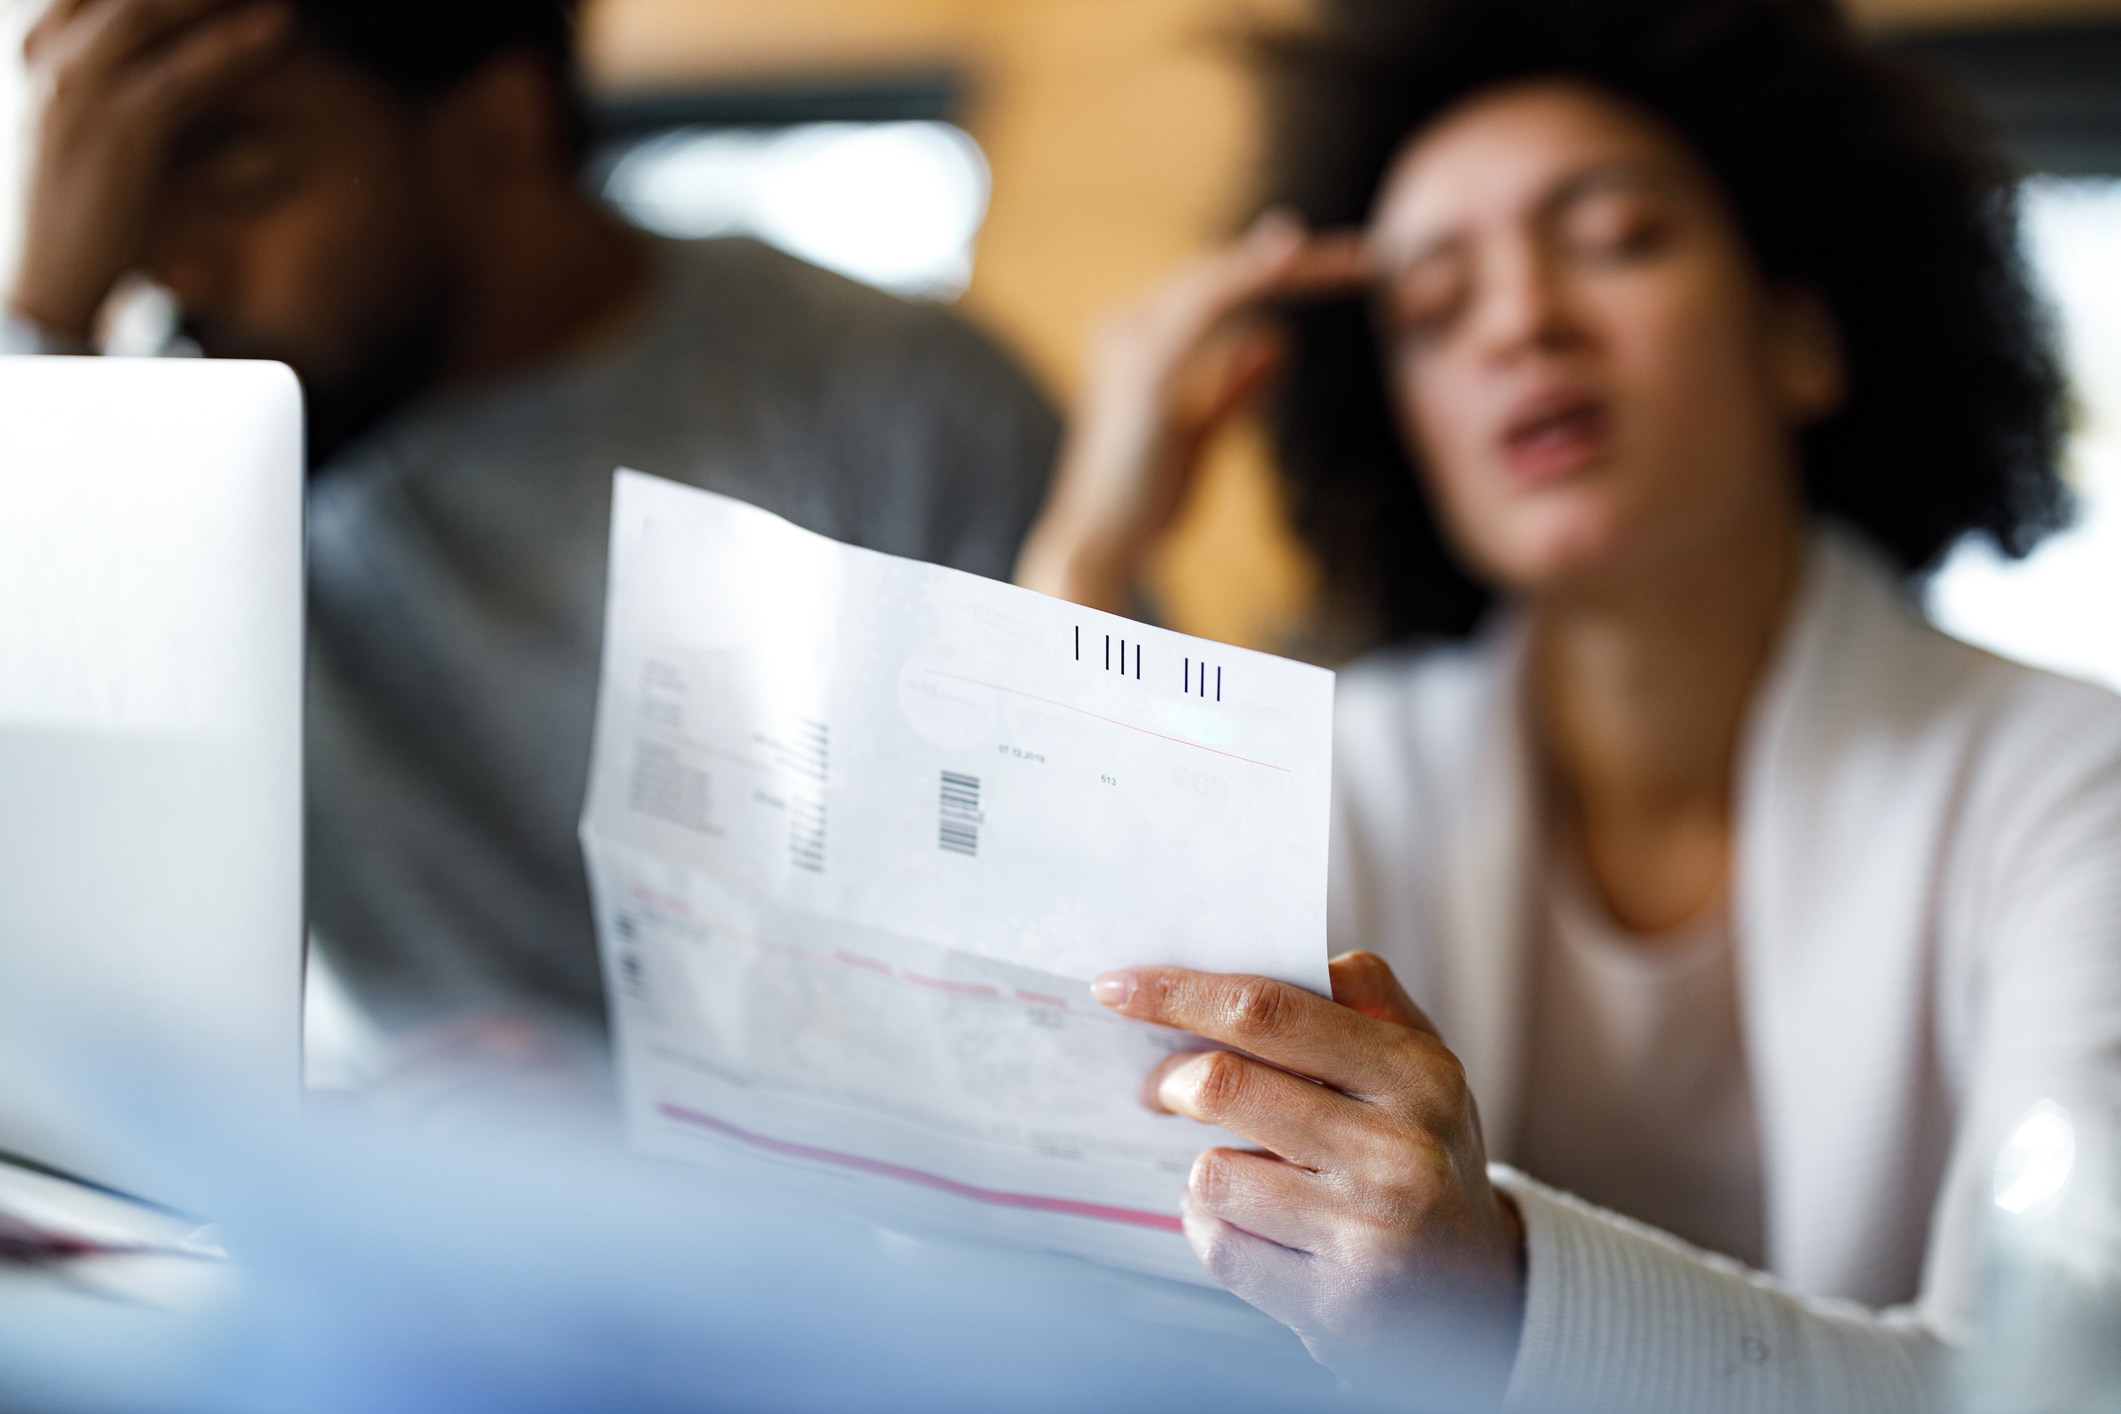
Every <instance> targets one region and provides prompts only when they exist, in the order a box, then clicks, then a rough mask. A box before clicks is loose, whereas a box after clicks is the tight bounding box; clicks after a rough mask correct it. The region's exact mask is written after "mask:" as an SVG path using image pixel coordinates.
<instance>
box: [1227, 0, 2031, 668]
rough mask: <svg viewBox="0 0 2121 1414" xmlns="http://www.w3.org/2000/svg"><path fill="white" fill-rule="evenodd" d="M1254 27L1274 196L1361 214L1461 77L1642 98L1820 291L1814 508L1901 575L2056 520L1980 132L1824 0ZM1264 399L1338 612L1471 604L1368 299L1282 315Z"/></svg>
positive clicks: (1780, 265) (1755, 239)
mask: <svg viewBox="0 0 2121 1414" xmlns="http://www.w3.org/2000/svg"><path fill="white" fill-rule="evenodd" d="M1320 11H1321V16H1320V21H1319V22H1318V23H1317V24H1315V25H1313V26H1311V27H1309V28H1307V29H1306V30H1305V31H1303V33H1302V34H1301V35H1300V36H1294V37H1289V36H1284V37H1281V38H1278V39H1275V40H1272V41H1269V42H1268V43H1266V44H1265V45H1264V46H1263V49H1264V60H1265V72H1266V77H1267V80H1268V91H1269V94H1270V98H1271V99H1272V100H1273V101H1272V104H1271V111H1272V112H1273V113H1274V119H1275V120H1274V122H1273V124H1272V129H1271V131H1272V132H1273V135H1274V136H1273V141H1274V148H1273V150H1272V153H1271V160H1270V163H1269V168H1268V187H1269V195H1270V198H1271V199H1272V200H1274V201H1275V202H1277V203H1279V204H1283V205H1287V206H1290V207H1293V208H1294V209H1295V210H1297V211H1298V212H1300V213H1301V214H1302V215H1303V216H1304V217H1305V218H1306V219H1307V220H1309V221H1310V222H1311V223H1312V224H1313V225H1316V226H1342V225H1349V224H1355V223H1359V222H1362V221H1363V220H1365V219H1366V218H1367V217H1368V215H1369V214H1370V208H1371V206H1372V204H1373V202H1374V201H1375V199H1376V196H1377V191H1378V188H1379V186H1380V185H1381V184H1382V182H1383V179H1384V177H1385V175H1386V171H1387V169H1388V167H1389V166H1390V164H1391V162H1392V160H1393V158H1394V156H1395V155H1396V154H1397V152H1398V151H1399V150H1400V148H1401V147H1402V145H1403V144H1404V143H1405V142H1406V141H1407V139H1408V138H1409V137H1410V136H1411V135H1412V134H1413V133H1415V132H1416V131H1417V130H1419V129H1420V128H1421V127H1423V126H1424V125H1425V124H1426V123H1428V122H1429V121H1430V120H1431V119H1433V118H1434V117H1436V116H1437V115H1438V114H1440V113H1441V112H1443V111H1444V110H1445V109H1447V108H1449V107H1451V106H1452V105H1454V104H1455V103H1457V102H1458V101H1460V100H1461V99H1464V98H1466V97H1468V96H1470V95H1472V94H1474V93H1477V92H1479V91H1480V90H1483V89H1486V88H1489V87H1491V86H1494V85H1496V84H1500V83H1507V82H1510V81H1513V80H1519V79H1528V78H1536V77H1542V76H1556V77H1568V78H1575V79H1580V80H1584V81H1588V82H1590V83H1592V84H1595V85H1597V86H1599V87H1601V88H1603V89H1605V90H1606V91H1608V92H1611V93H1614V94H1616V95H1619V96H1621V97H1623V98H1625V99H1627V100H1629V101H1631V102H1633V103H1634V104H1636V105H1639V106H1640V107H1642V108H1644V109H1646V110H1647V111H1649V112H1650V113H1652V114H1655V115H1656V116H1657V117H1658V118H1660V119H1661V120H1662V121H1663V122H1664V123H1666V124H1667V125H1668V126H1669V127H1670V128H1671V130H1672V131H1674V132H1676V133H1677V134H1678V135H1679V136H1680V138H1681V139H1682V140H1683V141H1684V142H1686V143H1687V144H1688V146H1689V147H1690V148H1691V150H1692V151H1693V152H1694V153H1695V154H1696V155H1697V156H1698V157H1699V158H1700V159H1701V160H1702V161H1703V162H1704V163H1705V164H1706V166H1707V167H1708V169H1709V171H1710V172H1711V173H1712V174H1713V175H1714V176H1715V177H1716V179H1717V180H1718V182H1719V183H1720V184H1721V188H1722V191H1723V193H1724V195H1725V196H1726V198H1727V199H1728V200H1729V201H1730V202H1731V204H1732V206H1733V208H1734V210H1735V211H1736V213H1737V219H1738V222H1739V225H1740V228H1741V230H1742V231H1743V232H1744V235H1745V238H1746V240H1747V242H1748V244H1749V246H1750V249H1751V252H1752V254H1753V256H1754V258H1755V259H1756V260H1757V262H1758V263H1759V266H1760V268H1761V269H1762V271H1763V272H1764V273H1765V275H1766V277H1767V278H1768V279H1769V280H1771V281H1776V282H1787V283H1792V284H1801V285H1804V286H1808V287H1810V288H1811V289H1813V290H1815V291H1817V292H1818V294H1819V295H1820V296H1821V297H1822V298H1823V299H1824V300H1825V301H1826V303H1827V305H1828V307H1829V308H1830V309H1831V311H1832V313H1833V316H1834V318H1835V320H1836V321H1837V325H1838V329H1839V332H1840V335H1841V339H1842V342H1843V346H1844V349H1845V352H1846V356H1847V359H1848V368H1849V393H1848V398H1847V401H1846V403H1845V404H1844V405H1843V407H1842V408H1841V410H1840V411H1839V412H1837V413H1836V414H1835V415H1833V416H1832V417H1831V418H1829V419H1827V420H1826V421H1824V422H1822V423H1820V424H1819V425H1817V426H1816V427H1814V428H1812V429H1810V430H1809V431H1808V432H1807V433H1806V434H1805V436H1804V441H1803V448H1802V455H1803V464H1804V481H1805V494H1806V499H1807V501H1808V503H1809V505H1810V506H1811V508H1812V511H1813V513H1814V514H1817V515H1824V516H1833V517H1836V518H1838V519H1840V520H1842V521H1844V522H1846V523H1849V524H1852V525H1854V526H1856V527H1857V528H1859V529H1860V530H1862V531H1864V532H1865V533H1867V534H1868V535H1869V536H1870V538H1871V539H1872V540H1874V541H1875V542H1876V543H1877V544H1878V545H1879V546H1880V547H1881V548H1883V549H1884V550H1885V551H1886V553H1887V554H1888V555H1890V556H1891V557H1892V559H1893V560H1894V561H1895V562H1896V563H1897V564H1898V565H1899V566H1900V567H1901V569H1902V570H1904V571H1905V572H1906V573H1907V574H1909V575H1910V576H1918V575H1921V574H1923V573H1926V572H1927V571H1928V570H1930V569H1932V568H1934V567H1935V565H1936V563H1937V562H1938V560H1939V559H1940V558H1941V557H1942V555H1943V554H1944V552H1945V551H1946V550H1947V549H1948V548H1950V546H1951V545H1952V544H1953V542H1955V541H1957V540H1958V539H1959V538H1960V537H1961V536H1962V535H1964V534H1966V533H1967V532H1969V531H1979V532H1983V533H1985V534H1987V535H1988V536H1989V537H1991V538H1992V539H1993V540H1994V541H1995V543H1996V544H1997V545H1998V546H2000V547H2001V548H2002V549H2003V550H2004V551H2006V552H2008V553H2010V554H2013V555H2022V554H2024V553H2025V552H2026V551H2028V550H2030V549H2031V548H2032V546H2033V545H2034V544H2035V543H2037V542H2038V541H2039V539H2040V538H2041V537H2042V536H2043V535H2045V534H2047V533H2048V532H2049V531H2051V530H2053V529H2055V528H2057V527H2058V526H2060V525H2061V524H2062V523H2063V522H2064V521H2065V520H2066V518H2067V514H2068V510H2069V504H2070V502H2069V496H2068V493H2067V490H2066V488H2065V486H2064V484H2063V482H2062V480H2061V477H2060V475H2059V472H2058V469H2057V460H2058V459H2057V453H2058V449H2059V446H2060V443H2061V439H2062V434H2063V431H2064V397H2063V394H2064V385H2063V381H2062V378H2061V375H2060V373H2059V371H2058V368H2057V365H2056V362H2055V358H2054V355H2053V352H2052V348H2051V341H2050V336H2049V330H2048V326H2047V320H2046V318H2045V315H2044V311H2043V309H2042V306H2041V305H2040V304H2039V302H2038V301H2037V300H2036V299H2035V298H2034V296H2033V294H2032V292H2031V290H2030V287H2029V285H2028V282H2027V278H2026V273H2025V270H2024V268H2023V265H2022V263H2021V260H2020V258H2019V254H2018V245H2017V223H2016V206H2015V201H2014V185H2013V182H2012V180H2011V174H2010V173H2009V171H2008V170H2007V169H2006V167H2005V166H2004V165H2003V164H2002V163H2001V162H2000V161H1998V160H1996V159H1994V158H1993V157H1992V156H1991V155H1990V152H1991V149H1990V147H1989V146H1988V144H1987V143H1986V141H1985V136H1984V134H1983V133H1982V130H1981V129H1980V127H1979V125H1978V124H1977V123H1976V122H1975V121H1974V119H1973V118H1972V116H1971V114H1970V112H1969V111H1968V110H1967V109H1966V108H1964V107H1963V106H1961V105H1960V104H1959V103H1957V102H1956V101H1955V100H1954V98H1953V96H1952V95H1950V94H1948V93H1946V92H1944V91H1943V90H1941V89H1940V88H1939V87H1938V86H1937V85H1935V84H1934V83H1933V82H1931V81H1930V80H1929V79H1928V78H1927V76H1925V75H1923V74H1921V73H1917V72H1915V71H1913V70H1911V69H1910V68H1909V67H1908V66H1906V65H1904V64H1902V63H1900V62H1897V61H1895V60H1893V59H1891V58H1889V57H1888V56H1886V55H1883V54H1881V53H1879V52H1878V51H1876V50H1875V49H1873V48H1872V47H1870V46H1869V45H1867V44H1866V43H1864V42H1863V41H1862V40H1861V39H1859V38H1858V37H1857V36H1856V35H1855V34H1854V33H1853V32H1852V31H1851V29H1850V27H1849V25H1848V24H1847V22H1846V21H1845V20H1844V19H1843V18H1842V17H1841V15H1840V13H1839V12H1838V11H1837V10H1836V9H1835V7H1834V6H1833V4H1832V3H1830V0H1321V3H1320ZM1290 321H1291V325H1292V330H1291V332H1292V341H1293V350H1292V359H1291V363H1290V366H1289V372H1288V375H1287V377H1286V378H1285V380H1284V381H1283V383H1282V386H1281V388H1280V390H1279V392H1278V393H1277V395H1276V398H1275V402H1274V406H1273V408H1272V412H1271V420H1272V423H1273V429H1274V434H1275V438H1276V442H1277V448H1278V452H1279V461H1280V465H1281V469H1282V473H1283V476H1284V478H1285V480H1286V482H1287V485H1288V489H1289V492H1290V504H1291V510H1292V513H1293V515H1294V518H1295V521H1296V525H1297V528H1298V530H1299V532H1300V533H1301V534H1302V535H1303V536H1304V537H1305V539H1306V540H1308V541H1309V542H1310V544H1311V545H1312V547H1313V548H1314V549H1315V550H1316V551H1317V552H1318V553H1319V555H1320V557H1321V559H1322V561H1323V564H1324V568H1325V572H1326V578H1327V583H1328V586H1329V589H1330V590H1331V591H1332V593H1333V597H1334V599H1335V600H1336V601H1337V607H1339V608H1340V609H1341V610H1343V611H1346V612H1352V613H1353V614H1355V615H1357V616H1359V617H1360V618H1361V619H1362V620H1364V621H1366V628H1367V629H1368V630H1369V631H1370V632H1373V633H1376V634H1378V635H1381V636H1383V637H1388V638H1397V637H1402V636H1405V635H1409V634H1422V633H1426V634H1437V635H1445V636H1458V635H1463V634H1465V633H1467V632H1469V631H1470V630H1471V629H1472V628H1473V626H1474V625H1475V624H1476V623H1477V621H1478V620H1479V619H1480V617H1481V616H1482V614H1483V613H1484V611H1485V609H1486V607H1487V604H1488V602H1489V599H1490V593H1489V590H1488V589H1487V587H1486V586H1484V585H1481V584H1480V583H1478V582H1477V581H1476V580H1474V579H1473V578H1472V577H1471V576H1470V575H1469V574H1468V573H1467V572H1466V571H1465V569H1464V568H1463V566H1462V565H1461V564H1460V563H1459V561H1458V560H1457V558H1456V557H1455V556H1454V555H1453V553H1452V552H1451V550H1450V548H1449V546H1448V544H1447V543H1446V541H1445V539H1444V537H1443V535H1442V534H1441V532H1440V531H1439V529H1438V527H1437V524H1436V521H1435V518H1434V516H1433V515H1432V514H1431V512H1430V508H1429V506H1428V504H1427V500H1426V497H1425V494H1424V492H1423V490H1422V487H1421V484H1420V482H1419V479H1418V478H1417V477H1416V475H1415V472H1414V468H1413V465H1412V462H1411V455H1410V453H1409V451H1408V449H1407V447H1406V446H1405V444H1404V442H1403V440H1402V438H1401V436H1400V434H1399V431H1398V427H1397V424H1396V422H1395V420H1394V418H1393V415H1392V412H1391V408H1390V406H1389V403H1388V398H1389V394H1388V391H1387V386H1386V379H1385V373H1384V367H1383V362H1382V359H1381V357H1380V353H1379V348H1378V342H1377V338H1376V334H1375V330H1374V327H1373V324H1372V321H1371V317H1370V314H1369V312H1368V310H1367V308H1366V307H1365V306H1364V305H1363V304H1362V303H1361V302H1359V301H1354V300H1349V301H1339V302H1332V303H1325V304H1318V305H1313V306H1310V307H1308V308H1302V309H1298V310H1295V311H1293V312H1292V313H1291V314H1290Z"/></svg>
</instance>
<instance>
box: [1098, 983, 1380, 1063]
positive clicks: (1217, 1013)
mask: <svg viewBox="0 0 2121 1414" xmlns="http://www.w3.org/2000/svg"><path fill="white" fill-rule="evenodd" d="M1091 993H1092V995H1094V996H1095V997H1096V998H1097V999H1098V1000H1099V1001H1100V1002H1103V1003H1104V1004H1105V1005H1106V1006H1108V1007H1111V1008H1112V1009H1113V1010H1114V1011H1117V1012H1119V1013H1121V1014H1122V1015H1125V1016H1131V1017H1134V1018H1136V1019H1137V1020H1141V1021H1150V1022H1155V1023H1156V1024H1157V1025H1159V1026H1170V1027H1175V1028H1176V1029H1178V1030H1180V1031H1190V1032H1192V1033H1193V1034H1194V1035H1196V1036H1205V1037H1207V1038H1208V1039H1209V1040H1211V1041H1217V1042H1220V1043H1222V1044H1223V1045H1226V1046H1234V1047H1236V1048H1237V1049H1238V1050H1241V1051H1248V1052H1250V1053H1251V1054H1253V1055H1255V1056H1259V1057H1262V1058H1263V1059H1266V1060H1269V1061H1272V1062H1273V1063H1274V1064H1275V1065H1278V1066H1281V1067H1283V1068H1284V1069H1287V1070H1293V1071H1295V1072H1296V1073H1297V1074H1298V1075H1307V1076H1310V1077H1311V1078H1312V1079H1314V1080H1320V1081H1323V1082H1325V1083H1326V1084H1327V1085H1330V1086H1332V1087H1333V1088H1334V1089H1336V1090H1341V1091H1345V1092H1347V1093H1349V1094H1355V1095H1366V1094H1370V1093H1373V1092H1374V1091H1375V1090H1376V1089H1377V1088H1378V1086H1377V1082H1378V1080H1379V1079H1380V1078H1381V1077H1380V1069H1381V1068H1384V1067H1389V1068H1390V1069H1392V1070H1393V1071H1400V1070H1403V1069H1404V1066H1405V1064H1406V1062H1405V1059H1404V1058H1403V1057H1401V1056H1399V1055H1397V1054H1396V1051H1397V1043H1398V1042H1399V1040H1400V1039H1402V1038H1404V1037H1405V1036H1406V1035H1407V1034H1408V1033H1407V1031H1406V1029H1405V1028H1404V1027H1398V1026H1392V1025H1389V1024H1386V1023H1383V1022H1379V1021H1375V1020H1372V1019H1371V1018H1369V1017H1367V1016H1361V1015H1358V1014H1356V1013H1355V1012H1353V1011H1350V1010H1349V1009H1348V1008H1347V1007H1344V1006H1341V1005H1340V1004H1339V1003H1337V1002H1331V1001H1328V1000H1326V999H1325V998H1324V997H1321V996H1317V995H1315V994H1313V993H1311V992H1307V991H1305V990H1304V989H1303V988H1301V987H1296V986H1291V985H1290V984H1289V983H1287V982H1277V981H1275V980H1274V979H1273V978H1271V977H1250V976H1245V975H1242V974H1230V973H1219V972H1192V971H1188V970H1187V969H1185V968H1182V967H1133V968H1128V969H1126V970H1125V971H1121V972H1107V973H1105V974H1104V975H1103V976H1102V977H1099V978H1098V979H1097V981H1096V982H1095V983H1093V984H1092V986H1091Z"/></svg>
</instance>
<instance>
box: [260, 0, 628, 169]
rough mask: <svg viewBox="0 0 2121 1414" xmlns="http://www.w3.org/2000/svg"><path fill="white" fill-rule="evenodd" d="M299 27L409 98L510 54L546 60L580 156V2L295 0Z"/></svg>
mask: <svg viewBox="0 0 2121 1414" xmlns="http://www.w3.org/2000/svg"><path fill="white" fill-rule="evenodd" d="M296 10H297V12H298V13H299V14H300V15H301V17H302V26H303V29H304V30H305V31H306V32H307V33H308V34H310V35H311V36H313V37H314V38H315V39H316V40H317V42H318V43H320V44H322V45H323V46H324V47H325V48H326V49H328V50H330V51H331V52H332V53H334V54H337V55H339V56H340V57H341V58H343V59H345V60H347V61H348V62H350V63H352V64H353V65H355V66H356V67H357V68H360V69H361V70H363V71H364V72H366V73H368V74H370V75H372V76H373V77H374V78H376V79H377V80H379V81H380V82H382V83H383V84H384V85H385V86H386V87H388V88H391V89H393V90H395V91H396V92H398V93H400V94H403V95H404V96H405V97H407V98H411V99H426V98H433V97H436V96H438V95H440V94H443V93H446V92H448V91H449V90H450V89H452V88H454V87H456V85H457V84H459V83H461V82H463V81H464V80H465V79H467V78H469V77H471V75H472V74H473V73H475V72H477V71H478V69H479V68H480V67H481V66H483V65H484V64H486V63H487V62H488V61H489V60H492V59H494V58H496V57H498V56H499V55H501V54H504V53H507V52H509V51H512V50H523V51H527V52H529V53H531V54H533V55H535V56H537V57H538V58H539V59H542V60H544V61H545V63H546V65H547V66H548V67H549V68H550V69H551V71H552V74H553V79H554V82H555V83H556V84H557V85H558V89H559V93H560V97H561V100H562V101H563V102H564V103H565V104H566V106H567V113H566V119H567V132H566V136H567V140H568V145H569V149H570V152H571V154H572V155H574V156H576V157H579V156H580V155H581V150H582V147H583V145H584V142H585V140H586V137H587V133H588V126H587V123H586V121H585V117H584V112H585V110H584V107H583V104H582V101H581V84H580V74H579V70H578V67H577V64H576V60H575V28H576V23H577V20H578V18H579V16H580V11H581V4H580V0H296Z"/></svg>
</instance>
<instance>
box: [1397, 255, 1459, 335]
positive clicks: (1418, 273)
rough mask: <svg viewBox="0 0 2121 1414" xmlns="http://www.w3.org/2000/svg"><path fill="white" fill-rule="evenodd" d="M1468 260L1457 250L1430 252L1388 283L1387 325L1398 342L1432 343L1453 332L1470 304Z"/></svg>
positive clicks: (1402, 270) (1399, 272)
mask: <svg viewBox="0 0 2121 1414" xmlns="http://www.w3.org/2000/svg"><path fill="white" fill-rule="evenodd" d="M1468 295H1469V282H1468V278H1467V272H1466V268H1465V261H1464V259H1463V258H1462V257H1460V256H1459V255H1458V254H1456V253H1454V252H1444V251H1439V252H1436V253H1434V254H1431V255H1426V256H1423V257H1422V258H1420V259H1419V260H1416V261H1414V262H1413V263H1412V264H1410V265H1408V266H1406V267H1405V268H1403V269H1401V270H1400V271H1398V272H1397V273H1396V274H1394V275H1393V276H1392V277H1391V278H1390V279H1389V280H1388V281H1387V283H1386V284H1385V285H1384V288H1383V291H1382V304H1383V311H1384V318H1385V324H1386V326H1387V328H1388V329H1389V330H1390V332H1391V336H1392V338H1393V339H1394V340H1397V341H1412V342H1421V343H1425V342H1430V341H1433V340H1434V339H1436V338H1438V337H1440V336H1441V335H1443V334H1445V333H1447V332H1449V330H1450V328H1451V326H1452V325H1453V324H1454V323H1455V322H1456V321H1457V319H1458V316H1459V315H1460V313H1462V312H1463V311H1464V309H1465V307H1466V302H1467V299H1468Z"/></svg>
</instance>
